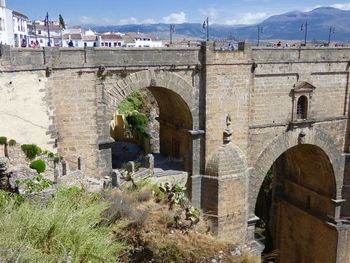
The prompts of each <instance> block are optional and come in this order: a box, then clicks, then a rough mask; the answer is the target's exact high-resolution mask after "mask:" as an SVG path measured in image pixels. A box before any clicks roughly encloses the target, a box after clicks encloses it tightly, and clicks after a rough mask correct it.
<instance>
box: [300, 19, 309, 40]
mask: <svg viewBox="0 0 350 263" xmlns="http://www.w3.org/2000/svg"><path fill="white" fill-rule="evenodd" d="M300 30H301V31H304V32H305V38H304V46H306V40H307V21H306V22H305V29H304V24H302V25H301V27H300Z"/></svg>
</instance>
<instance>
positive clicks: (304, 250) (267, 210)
mask: <svg viewBox="0 0 350 263" xmlns="http://www.w3.org/2000/svg"><path fill="white" fill-rule="evenodd" d="M335 197H336V182H335V176H334V171H333V167H332V164H331V162H330V159H329V158H328V156H327V155H326V153H325V152H324V151H323V150H322V149H321V148H319V147H318V146H315V145H311V144H302V145H297V146H294V147H292V148H290V149H288V150H287V151H285V152H284V153H283V154H282V155H280V156H279V157H278V158H277V159H276V160H275V162H274V163H273V164H272V166H271V168H270V170H269V172H268V173H267V175H266V177H265V179H264V181H263V183H262V185H261V188H260V191H259V194H258V198H257V200H256V205H255V214H256V216H257V217H259V218H260V220H259V221H258V223H257V224H256V227H255V240H256V241H257V242H259V243H260V244H261V245H262V246H264V250H263V255H270V253H273V254H276V256H275V258H276V259H275V261H274V262H284V263H285V262H286V263H288V262H335V260H336V247H337V231H336V230H335V229H333V228H331V227H330V225H329V221H330V218H331V217H332V216H334V211H335V206H334V203H333V202H332V199H334V198H335ZM316 233H322V236H323V238H320V236H319V235H317V234H316ZM266 262H268V261H266Z"/></svg>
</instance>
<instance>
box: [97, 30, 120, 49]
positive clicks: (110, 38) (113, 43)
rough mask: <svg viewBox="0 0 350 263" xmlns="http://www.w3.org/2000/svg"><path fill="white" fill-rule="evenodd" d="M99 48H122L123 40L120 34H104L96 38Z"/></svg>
mask: <svg viewBox="0 0 350 263" xmlns="http://www.w3.org/2000/svg"><path fill="white" fill-rule="evenodd" d="M98 46H99V47H122V46H124V40H123V38H122V36H121V35H120V34H117V33H105V34H101V35H99V36H98Z"/></svg>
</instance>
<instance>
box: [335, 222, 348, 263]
mask: <svg viewBox="0 0 350 263" xmlns="http://www.w3.org/2000/svg"><path fill="white" fill-rule="evenodd" d="M336 229H337V232H338V245H337V261H336V263H350V249H349V248H350V225H338V226H336Z"/></svg>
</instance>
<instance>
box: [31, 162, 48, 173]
mask: <svg viewBox="0 0 350 263" xmlns="http://www.w3.org/2000/svg"><path fill="white" fill-rule="evenodd" d="M29 167H30V168H32V169H34V170H36V171H37V172H38V173H39V174H41V173H43V172H45V170H46V164H45V162H44V161H43V160H35V161H32V162H31V164H30V166H29Z"/></svg>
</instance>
